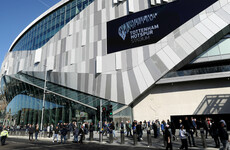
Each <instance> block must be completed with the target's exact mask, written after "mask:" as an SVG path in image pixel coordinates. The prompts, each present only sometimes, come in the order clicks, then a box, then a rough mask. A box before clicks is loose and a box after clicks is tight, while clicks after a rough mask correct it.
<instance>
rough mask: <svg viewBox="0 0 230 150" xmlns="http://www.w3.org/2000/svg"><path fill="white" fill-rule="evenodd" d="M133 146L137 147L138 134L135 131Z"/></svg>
mask: <svg viewBox="0 0 230 150" xmlns="http://www.w3.org/2000/svg"><path fill="white" fill-rule="evenodd" d="M133 145H137V133H136V131H133Z"/></svg>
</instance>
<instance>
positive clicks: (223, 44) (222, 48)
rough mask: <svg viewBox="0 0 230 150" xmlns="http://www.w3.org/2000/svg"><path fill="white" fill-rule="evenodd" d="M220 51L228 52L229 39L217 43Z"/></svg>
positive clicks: (229, 47)
mask: <svg viewBox="0 0 230 150" xmlns="http://www.w3.org/2000/svg"><path fill="white" fill-rule="evenodd" d="M219 48H220V53H221V54H222V55H224V54H229V53H230V39H225V40H224V41H222V42H220V43H219Z"/></svg>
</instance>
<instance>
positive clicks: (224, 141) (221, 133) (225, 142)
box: [219, 122, 230, 150]
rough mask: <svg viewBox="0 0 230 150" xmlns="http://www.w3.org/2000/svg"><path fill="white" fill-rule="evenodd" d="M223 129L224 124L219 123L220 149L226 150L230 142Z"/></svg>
mask: <svg viewBox="0 0 230 150" xmlns="http://www.w3.org/2000/svg"><path fill="white" fill-rule="evenodd" d="M224 127H225V125H224V122H220V129H219V137H220V141H221V143H222V145H223V148H222V149H223V150H227V146H228V142H230V140H229V136H228V132H227V131H226V130H225V128H224Z"/></svg>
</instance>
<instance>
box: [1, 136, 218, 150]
mask: <svg viewBox="0 0 230 150" xmlns="http://www.w3.org/2000/svg"><path fill="white" fill-rule="evenodd" d="M176 135H178V133H177V134H176ZM116 136H117V138H115V139H114V140H113V143H110V142H109V138H108V136H103V142H102V143H99V134H97V133H96V132H94V138H93V141H89V135H86V137H85V140H84V144H78V143H73V142H72V141H73V136H72V135H70V139H68V141H67V143H66V144H60V143H56V142H55V143H53V142H52V138H47V137H46V138H44V137H40V138H39V139H38V141H29V140H28V136H16V135H9V138H8V139H7V142H6V145H4V146H2V147H1V150H2V149H4V150H5V149H43V150H44V149H67V148H68V149H100V150H103V149H108V147H109V148H110V149H112V150H113V149H120V150H122V149H126V150H127V149H165V148H164V143H163V137H162V135H161V136H160V137H158V138H153V135H152V138H151V140H152V145H150V146H148V143H147V133H146V132H144V134H143V141H140V142H138V143H137V145H134V143H133V138H131V137H125V144H121V139H120V133H119V131H116ZM59 140H60V138H59ZM195 141H196V147H189V149H194V150H195V149H204V148H203V145H202V141H201V138H200V136H199V137H196V138H195ZM206 142H207V148H206V149H213V150H215V149H216V148H214V147H215V144H214V140H213V139H212V138H211V137H210V136H209V137H208V139H206ZM180 145H181V141H180V139H177V140H175V141H173V149H178V148H179V147H180Z"/></svg>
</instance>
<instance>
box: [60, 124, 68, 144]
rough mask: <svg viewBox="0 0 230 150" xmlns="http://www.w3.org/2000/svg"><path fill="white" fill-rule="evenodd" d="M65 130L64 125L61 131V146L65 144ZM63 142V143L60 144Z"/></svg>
mask: <svg viewBox="0 0 230 150" xmlns="http://www.w3.org/2000/svg"><path fill="white" fill-rule="evenodd" d="M67 132H68V130H67V128H66V125H64V126H63V127H62V129H61V144H65V143H66V135H67ZM62 141H63V142H62Z"/></svg>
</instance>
